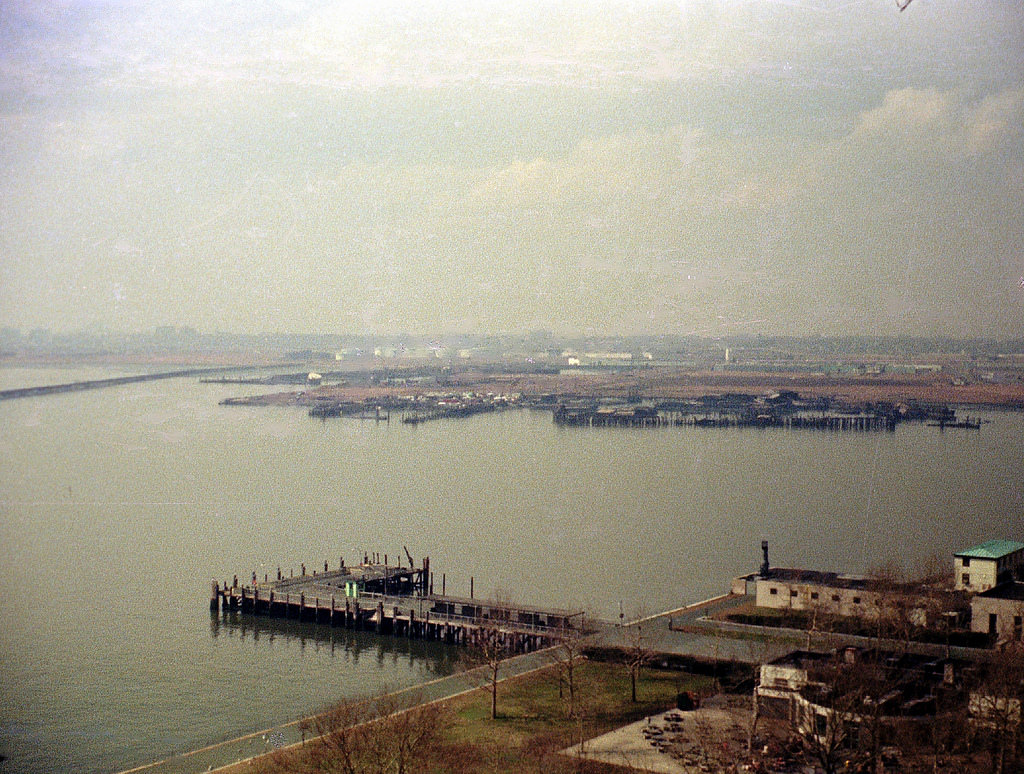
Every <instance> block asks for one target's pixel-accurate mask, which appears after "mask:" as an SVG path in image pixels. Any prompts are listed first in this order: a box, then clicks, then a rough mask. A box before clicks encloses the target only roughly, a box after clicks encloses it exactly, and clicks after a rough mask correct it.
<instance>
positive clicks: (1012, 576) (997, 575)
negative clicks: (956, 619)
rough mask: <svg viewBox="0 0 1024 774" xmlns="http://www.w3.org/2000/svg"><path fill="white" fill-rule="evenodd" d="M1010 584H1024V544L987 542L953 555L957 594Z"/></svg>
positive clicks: (1003, 541)
mask: <svg viewBox="0 0 1024 774" xmlns="http://www.w3.org/2000/svg"><path fill="white" fill-rule="evenodd" d="M1011 580H1024V543H1018V542H1017V541H1016V540H989V541H987V542H985V543H982V544H981V545H977V546H974V547H973V548H968V549H967V550H966V551H958V552H957V553H955V554H953V587H954V588H955V589H957V590H958V591H971V592H981V591H988V590H989V589H991V588H994V587H995V586H998V585H999V584H1000V583H1005V582H1007V581H1011Z"/></svg>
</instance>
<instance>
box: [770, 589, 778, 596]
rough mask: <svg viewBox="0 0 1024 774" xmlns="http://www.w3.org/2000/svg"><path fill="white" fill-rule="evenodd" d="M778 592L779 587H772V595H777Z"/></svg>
mask: <svg viewBox="0 0 1024 774" xmlns="http://www.w3.org/2000/svg"><path fill="white" fill-rule="evenodd" d="M778 593H779V590H778V589H771V594H772V596H775V595H776V594H778Z"/></svg>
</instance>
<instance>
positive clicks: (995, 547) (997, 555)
mask: <svg viewBox="0 0 1024 774" xmlns="http://www.w3.org/2000/svg"><path fill="white" fill-rule="evenodd" d="M1022 550H1024V543H1018V542H1017V541H1016V540H988V541H986V542H984V543H981V544H980V545H977V546H974V547H973V548H968V549H967V550H966V551H958V552H957V553H955V554H953V556H961V557H963V556H966V557H970V558H971V559H1002V558H1003V557H1004V556H1009V555H1010V554H1013V553H1015V552H1017V551H1022Z"/></svg>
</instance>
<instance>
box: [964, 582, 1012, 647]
mask: <svg viewBox="0 0 1024 774" xmlns="http://www.w3.org/2000/svg"><path fill="white" fill-rule="evenodd" d="M971 631H975V632H981V633H982V634H989V635H991V636H992V637H993V638H995V639H996V640H997V641H999V642H1006V641H1007V640H1017V641H1024V583H1021V582H1018V581H1010V582H1008V583H1001V584H1000V585H998V586H996V587H995V588H991V589H989V590H988V591H983V592H981V593H980V594H976V595H975V596H974V597H973V598H972V599H971Z"/></svg>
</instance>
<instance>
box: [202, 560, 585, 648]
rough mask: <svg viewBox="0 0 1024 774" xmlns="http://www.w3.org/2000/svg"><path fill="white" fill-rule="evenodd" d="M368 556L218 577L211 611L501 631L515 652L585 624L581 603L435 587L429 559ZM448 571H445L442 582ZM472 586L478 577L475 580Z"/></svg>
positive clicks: (428, 631)
mask: <svg viewBox="0 0 1024 774" xmlns="http://www.w3.org/2000/svg"><path fill="white" fill-rule="evenodd" d="M380 559H381V557H380V556H379V555H375V556H373V557H370V556H366V557H364V561H363V563H361V564H359V565H355V566H352V567H346V566H345V565H344V563H343V562H341V563H340V565H339V567H338V569H335V570H329V569H328V568H327V563H326V562H325V563H324V570H323V571H322V572H320V571H319V570H316V571H313V573H312V574H310V573H308V572H307V571H306V567H305V565H303V566H302V568H301V572H300V574H298V575H295V574H294V573H291V574H289V576H288V577H284V576H283V574H282V573H281V571H280V570H278V573H277V578H276V579H270V578H267V577H266V576H265V577H264V580H263V581H262V582H260V581H259V580H258V579H256V578H255V576H254V577H253V581H252V582H251V583H249V584H245V585H242V584H240V583H239V582H238V577H237V576H235V577H234V578H233V579H232V581H231V582H230V583H228V582H227V581H224V582H223V583H220V584H219V583H218V582H217V581H213V582H212V584H211V587H210V612H211V613H213V614H214V615H216V614H217V613H218V612H222V613H225V614H230V613H241V614H243V615H254V616H268V617H273V618H285V619H293V620H296V621H306V622H311V623H316V624H322V625H324V626H333V627H343V628H345V629H355V630H359V631H370V632H375V633H378V634H387V635H392V636H398V637H410V638H418V639H429V640H436V641H440V642H445V643H449V644H452V645H472V644H474V643H475V642H477V641H478V640H479V639H480V638H481V637H485V636H486V637H489V638H493V637H494V636H495V634H497V635H498V636H500V637H501V639H502V640H503V641H504V644H505V648H506V649H507V651H508V652H509V653H526V652H529V651H532V650H537V649H539V648H543V647H547V646H549V645H551V644H554V643H555V642H558V641H559V640H561V639H564V638H565V637H566V636H567V635H570V634H579V633H580V632H581V631H582V627H583V626H584V616H583V613H582V611H568V610H551V609H542V608H536V607H529V606H524V605H516V604H505V603H502V602H494V601H485V600H480V599H476V598H474V597H472V596H470V597H468V598H467V597H456V596H449V595H446V594H444V593H441V594H434V593H433V575H432V574H431V572H430V559H429V558H425V559H424V560H423V566H422V567H420V568H418V569H417V568H415V567H414V566H413V563H412V561H411V558H410V562H409V565H410V566H409V567H403V566H400V565H390V564H388V563H387V561H386V560H387V557H386V556H385V557H384V561H380ZM445 583H446V579H445V578H444V577H442V584H445ZM470 588H471V589H472V580H471V586H470Z"/></svg>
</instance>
